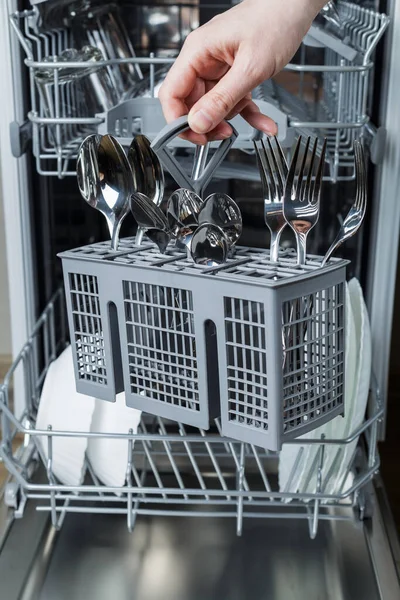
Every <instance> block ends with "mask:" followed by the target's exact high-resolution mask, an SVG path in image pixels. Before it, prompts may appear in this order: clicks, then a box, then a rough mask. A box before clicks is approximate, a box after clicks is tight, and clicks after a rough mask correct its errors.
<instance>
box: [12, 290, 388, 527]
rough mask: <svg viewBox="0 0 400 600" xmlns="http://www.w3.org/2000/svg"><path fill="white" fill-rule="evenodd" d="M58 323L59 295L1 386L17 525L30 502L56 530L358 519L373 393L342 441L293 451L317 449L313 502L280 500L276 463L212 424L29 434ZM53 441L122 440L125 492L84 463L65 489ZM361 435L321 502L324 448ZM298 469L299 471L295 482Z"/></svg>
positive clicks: (369, 464)
mask: <svg viewBox="0 0 400 600" xmlns="http://www.w3.org/2000/svg"><path fill="white" fill-rule="evenodd" d="M63 314H64V296H63V292H62V291H59V292H57V294H56V295H55V296H54V297H53V299H52V300H51V301H50V302H49V304H48V306H47V308H46V309H45V311H44V312H43V314H42V315H41V317H40V318H39V320H38V322H37V324H36V326H35V328H34V330H33V332H32V335H31V336H30V338H29V340H28V341H27V343H26V344H25V346H24V348H23V349H22V350H21V352H20V353H19V355H18V356H17V357H16V359H15V361H14V363H13V365H12V366H11V368H10V370H9V372H8V373H7V375H6V377H5V379H4V381H3V383H2V385H1V386H0V418H1V429H2V437H1V439H0V441H1V443H0V459H1V460H2V461H3V462H4V464H5V466H6V468H7V470H8V471H9V474H10V475H9V481H8V483H7V484H6V493H5V497H6V498H9V502H8V503H9V505H10V506H12V507H13V508H14V514H15V516H16V517H22V516H23V514H24V507H25V504H26V502H27V500H29V499H34V500H36V501H37V502H38V510H39V511H46V512H50V514H51V519H52V523H53V525H54V526H55V527H56V528H60V527H61V526H62V524H63V521H64V519H65V516H66V515H67V514H68V513H72V512H79V513H96V514H97V513H99V514H110V513H111V514H119V515H121V516H123V517H125V518H126V521H127V527H128V529H129V530H130V531H132V529H133V527H134V524H135V520H136V518H137V517H138V516H140V515H164V516H168V515H170V516H181V517H185V516H192V517H199V518H200V517H210V516H215V517H223V518H232V519H234V520H235V521H236V528H237V533H238V535H240V533H241V531H242V526H243V520H244V519H248V518H286V519H305V520H306V521H307V523H308V527H309V533H310V536H311V537H312V538H314V537H315V536H316V534H317V530H318V523H319V522H320V520H333V521H334V520H338V519H347V520H348V519H354V515H355V512H356V511H357V510H358V511H359V514H360V511H362V509H363V505H364V504H363V502H364V501H363V498H364V496H365V490H366V489H367V484H368V483H369V482H370V481H371V479H372V478H373V476H374V474H375V473H376V472H377V470H378V469H379V464H380V461H379V455H378V452H377V427H378V423H379V421H380V420H381V419H382V416H383V407H382V403H381V400H380V398H379V394H378V393H377V392H376V391H375V392H373V393H372V394H371V406H372V408H371V413H370V414H371V416H370V417H369V418H368V419H367V420H366V421H365V422H364V423H363V425H362V426H361V427H360V428H359V429H358V430H357V431H354V432H353V433H352V434H351V435H350V436H349V437H347V438H346V439H344V440H337V439H321V440H317V439H309V440H304V439H303V440H294V441H293V442H291V444H301V445H302V446H303V447H307V446H308V445H317V447H318V450H317V455H316V458H315V460H314V462H313V468H314V470H315V473H314V474H315V475H316V481H317V483H316V487H315V491H314V492H313V493H310V492H307V493H294V492H281V491H279V489H278V486H277V483H276V477H274V472H276V465H277V461H278V459H279V454H278V453H273V452H268V451H265V450H262V449H260V448H257V447H255V446H253V445H251V444H244V443H239V442H237V441H234V440H231V439H229V438H224V437H221V436H220V434H219V427H220V425H219V422H218V420H217V421H216V427H215V429H214V432H211V433H208V432H205V431H203V430H200V429H195V428H190V429H188V428H186V427H184V426H183V425H182V424H179V423H172V422H168V421H165V420H162V419H160V418H154V417H149V416H147V417H146V415H144V417H143V418H142V421H141V423H140V425H139V428H138V431H137V432H136V433H134V432H133V431H132V430H128V431H127V432H126V434H121V433H112V432H110V433H96V432H79V433H78V432H75V431H53V430H52V429H51V428H49V429H48V430H37V429H35V419H36V412H37V407H38V403H39V399H40V392H41V388H42V385H43V381H44V378H45V375H46V372H47V369H48V367H49V365H50V363H51V362H52V360H54V358H55V357H56V356H57V354H58V352H59V351H60V350H61V349H62V348H64V347H65V343H66V342H65V332H66V330H65V322H64V318H63V316H62V315H63ZM21 375H22V377H23V379H24V382H25V391H24V394H25V409H24V411H23V414H22V415H20V416H19V417H18V418H17V417H16V416H15V415H14V414H13V411H12V406H11V399H12V383H13V379H14V377H19V376H21ZM17 434H23V435H24V443H23V445H22V446H21V447H20V448H19V449H17V450H13V441H14V440H15V437H16V435H17ZM59 436H61V437H74V438H77V437H87V438H90V437H103V438H108V439H123V440H126V444H127V445H126V449H127V458H126V482H125V485H124V486H122V487H110V486H106V485H104V484H102V482H101V481H99V479H98V478H97V476H96V475H95V473H94V471H93V469H92V467H91V465H90V463H89V461H88V460H86V468H87V476H86V479H85V482H84V484H83V485H80V486H70V485H64V484H62V483H60V482H59V481H57V479H56V478H55V476H54V472H53V445H54V440H55V438H56V437H59ZM359 436H361V437H362V438H363V440H365V446H366V454H365V456H364V458H363V459H362V460H361V461H358V462H356V460H355V461H354V462H353V463H352V464H351V465H349V469H348V473H346V477H345V479H344V482H345V483H344V485H343V486H342V489H341V490H340V491H339V492H338V493H337V494H334V495H329V494H327V493H325V492H324V491H323V481H322V473H323V469H324V459H325V453H326V448H327V447H328V446H329V445H333V446H335V447H337V448H338V449H343V450H344V449H345V447H347V445H348V444H352V443H353V442H354V441H356V440H358V439H359ZM39 438H41V439H42V440H44V444H45V445H46V447H47V458H44V457H43V451H42V449H43V446H42V445H41V444H40V443H39V441H38V440H39ZM359 456H361V454H360V455H359ZM40 457H41V459H40ZM38 460H39V462H40V460H42V461H43V462H44V467H45V470H46V475H47V482H46V483H37V482H36V480H35V477H34V473H35V466H36V465H37V461H38ZM295 470H296V464H295V465H294V467H293V470H292V471H293V474H294V471H295ZM271 474H272V475H271ZM324 483H325V484H326V481H325V482H324ZM7 492H8V493H7ZM10 498H11V500H10Z"/></svg>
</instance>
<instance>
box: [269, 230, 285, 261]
mask: <svg viewBox="0 0 400 600" xmlns="http://www.w3.org/2000/svg"><path fill="white" fill-rule="evenodd" d="M270 231H271V230H270ZM281 233H282V230H281V231H271V242H270V252H269V254H270V256H269V259H270V261H271V262H273V263H277V262H278V257H279V240H280V239H281Z"/></svg>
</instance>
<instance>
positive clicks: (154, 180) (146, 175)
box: [128, 135, 164, 246]
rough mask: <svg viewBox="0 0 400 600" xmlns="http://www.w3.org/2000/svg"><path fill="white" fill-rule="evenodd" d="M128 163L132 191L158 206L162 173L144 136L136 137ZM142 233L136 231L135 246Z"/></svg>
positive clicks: (161, 198)
mask: <svg viewBox="0 0 400 600" xmlns="http://www.w3.org/2000/svg"><path fill="white" fill-rule="evenodd" d="M128 161H129V164H130V165H131V169H132V174H133V185H134V191H137V192H140V193H142V194H144V195H145V196H147V197H148V198H149V199H150V201H151V202H153V203H154V204H155V205H156V206H160V204H161V202H162V200H163V196H164V173H163V169H162V166H161V163H160V161H159V159H158V156H157V154H156V153H155V152H154V150H153V149H152V148H151V147H150V140H148V138H147V137H146V136H145V135H136V136H135V137H134V138H133V140H132V143H131V145H130V147H129V150H128ZM143 234H144V231H143V230H142V229H138V231H137V234H136V245H137V246H140V244H141V243H142V239H143Z"/></svg>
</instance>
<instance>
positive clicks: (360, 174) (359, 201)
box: [321, 140, 367, 267]
mask: <svg viewBox="0 0 400 600" xmlns="http://www.w3.org/2000/svg"><path fill="white" fill-rule="evenodd" d="M354 161H355V165H356V199H355V201H354V204H353V206H352V207H351V208H350V210H349V212H348V213H347V216H346V218H345V220H344V221H343V224H342V226H341V228H340V229H339V233H338V234H337V236H336V239H335V241H334V242H333V244H332V245H331V247H330V248H329V250H328V251H327V253H326V254H325V256H324V260H323V261H322V265H321V266H322V267H323V266H325V264H326V263H327V262H328V260H329V259H330V257H331V256H332V254H333V253H334V252H335V250H337V248H339V246H341V245H342V244H343V242H345V241H346V240H348V239H349V238H350V237H351V236H353V235H354V234H355V233H356V232H357V231H358V230H359V229H360V227H361V224H362V222H363V220H364V217H365V211H366V209H367V176H366V172H365V157H364V150H363V147H362V145H361V144H360V142H359V141H358V140H355V141H354Z"/></svg>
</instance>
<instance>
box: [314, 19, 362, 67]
mask: <svg viewBox="0 0 400 600" xmlns="http://www.w3.org/2000/svg"><path fill="white" fill-rule="evenodd" d="M303 44H304V45H305V46H312V47H315V48H329V49H330V50H333V51H334V52H336V53H337V54H339V56H342V57H343V58H345V59H346V60H350V61H354V60H355V59H356V58H357V56H358V52H357V50H356V49H355V48H353V46H351V45H349V44H348V43H346V41H345V40H341V39H340V38H338V37H336V36H335V35H333V34H332V33H329V32H328V31H325V29H323V28H322V27H319V26H318V25H311V27H310V29H309V31H308V33H307V35H306V36H305V37H304V39H303Z"/></svg>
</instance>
